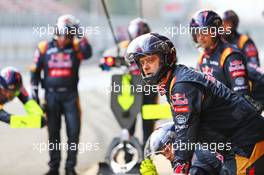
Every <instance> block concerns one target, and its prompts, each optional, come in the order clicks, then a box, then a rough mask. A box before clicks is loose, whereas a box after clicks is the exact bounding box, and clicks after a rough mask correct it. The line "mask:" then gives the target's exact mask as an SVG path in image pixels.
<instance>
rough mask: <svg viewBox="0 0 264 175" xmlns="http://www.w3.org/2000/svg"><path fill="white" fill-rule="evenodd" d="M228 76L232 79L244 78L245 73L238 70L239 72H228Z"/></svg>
mask: <svg viewBox="0 0 264 175" xmlns="http://www.w3.org/2000/svg"><path fill="white" fill-rule="evenodd" d="M230 74H231V77H232V78H235V77H244V76H246V71H245V70H239V71H234V72H230Z"/></svg>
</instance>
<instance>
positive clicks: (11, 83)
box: [1, 67, 22, 95]
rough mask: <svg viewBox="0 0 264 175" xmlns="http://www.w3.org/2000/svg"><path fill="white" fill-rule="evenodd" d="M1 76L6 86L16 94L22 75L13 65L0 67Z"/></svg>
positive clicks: (18, 90) (20, 84)
mask: <svg viewBox="0 0 264 175" xmlns="http://www.w3.org/2000/svg"><path fill="white" fill-rule="evenodd" d="M1 76H2V77H3V78H4V80H5V83H6V88H7V89H8V90H10V91H12V92H14V93H15V95H17V94H18V93H19V92H20V88H21V86H22V76H21V74H20V73H19V72H18V70H17V69H16V68H14V67H6V68H4V69H2V71H1Z"/></svg>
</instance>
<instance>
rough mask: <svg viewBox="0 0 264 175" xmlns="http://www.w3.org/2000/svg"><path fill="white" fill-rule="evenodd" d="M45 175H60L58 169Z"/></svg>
mask: <svg viewBox="0 0 264 175" xmlns="http://www.w3.org/2000/svg"><path fill="white" fill-rule="evenodd" d="M45 175H59V170H58V169H49V171H48V172H47V173H46V174H45Z"/></svg>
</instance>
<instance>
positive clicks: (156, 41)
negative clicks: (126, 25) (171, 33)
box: [126, 33, 177, 84]
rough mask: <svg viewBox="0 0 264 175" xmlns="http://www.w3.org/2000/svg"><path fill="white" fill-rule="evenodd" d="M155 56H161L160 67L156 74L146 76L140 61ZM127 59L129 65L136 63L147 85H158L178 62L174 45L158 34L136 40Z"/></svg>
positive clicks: (143, 36) (131, 44) (130, 46)
mask: <svg viewBox="0 0 264 175" xmlns="http://www.w3.org/2000/svg"><path fill="white" fill-rule="evenodd" d="M153 54H158V55H159V58H160V66H159V69H158V71H157V72H156V73H154V74H152V75H147V76H146V75H145V74H144V71H143V69H142V66H141V65H140V62H139V59H140V58H141V57H144V56H147V55H153ZM126 59H127V61H128V62H129V63H134V62H136V64H137V66H138V67H139V69H140V71H141V75H142V78H143V80H144V81H145V82H146V83H147V84H158V83H159V82H160V81H161V79H162V78H163V77H165V76H166V74H167V73H168V71H169V69H170V68H172V67H173V66H174V65H175V63H176V61H177V59H176V49H175V47H174V45H173V43H172V42H171V41H170V40H169V39H168V38H167V37H165V36H163V35H160V34H158V33H148V34H144V35H141V36H139V37H137V38H136V39H134V40H133V41H132V42H131V43H130V44H129V46H128V48H127V53H126Z"/></svg>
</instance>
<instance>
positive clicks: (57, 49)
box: [31, 15, 92, 175]
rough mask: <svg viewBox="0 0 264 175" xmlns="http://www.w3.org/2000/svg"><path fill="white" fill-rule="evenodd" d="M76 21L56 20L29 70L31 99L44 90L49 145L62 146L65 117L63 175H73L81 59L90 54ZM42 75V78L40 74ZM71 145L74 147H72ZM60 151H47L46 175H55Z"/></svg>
mask: <svg viewBox="0 0 264 175" xmlns="http://www.w3.org/2000/svg"><path fill="white" fill-rule="evenodd" d="M78 28H79V20H78V19H76V18H75V17H74V16H72V15H62V16H60V17H59V18H58V20H57V24H56V29H55V33H54V38H53V39H52V40H51V41H49V42H48V41H42V42H40V43H39V45H38V48H37V50H36V52H35V58H34V60H35V64H34V66H33V68H32V70H31V72H32V73H31V85H32V96H33V98H34V99H35V100H36V101H38V102H39V97H38V86H39V83H40V82H42V88H44V89H45V102H46V113H47V118H48V122H47V125H48V133H49V143H52V144H54V145H59V144H61V139H60V128H61V117H62V115H64V117H65V123H66V131H67V136H68V142H67V144H68V150H67V151H68V155H67V160H66V164H65V170H66V175H76V174H77V173H76V172H75V166H76V163H77V152H78V149H77V147H78V144H79V135H80V127H81V126H80V125H81V109H80V101H79V94H78V90H77V85H78V81H79V66H80V63H81V62H82V60H85V59H88V58H90V57H91V55H92V50H91V45H90V44H89V43H88V40H87V39H86V37H80V34H81V33H79V31H78ZM42 71H43V73H44V76H43V77H42V76H41V73H42ZM72 145H73V146H72ZM60 161H61V148H60V147H55V148H53V149H50V161H49V167H50V170H49V172H48V173H46V175H58V174H59V167H60Z"/></svg>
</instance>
